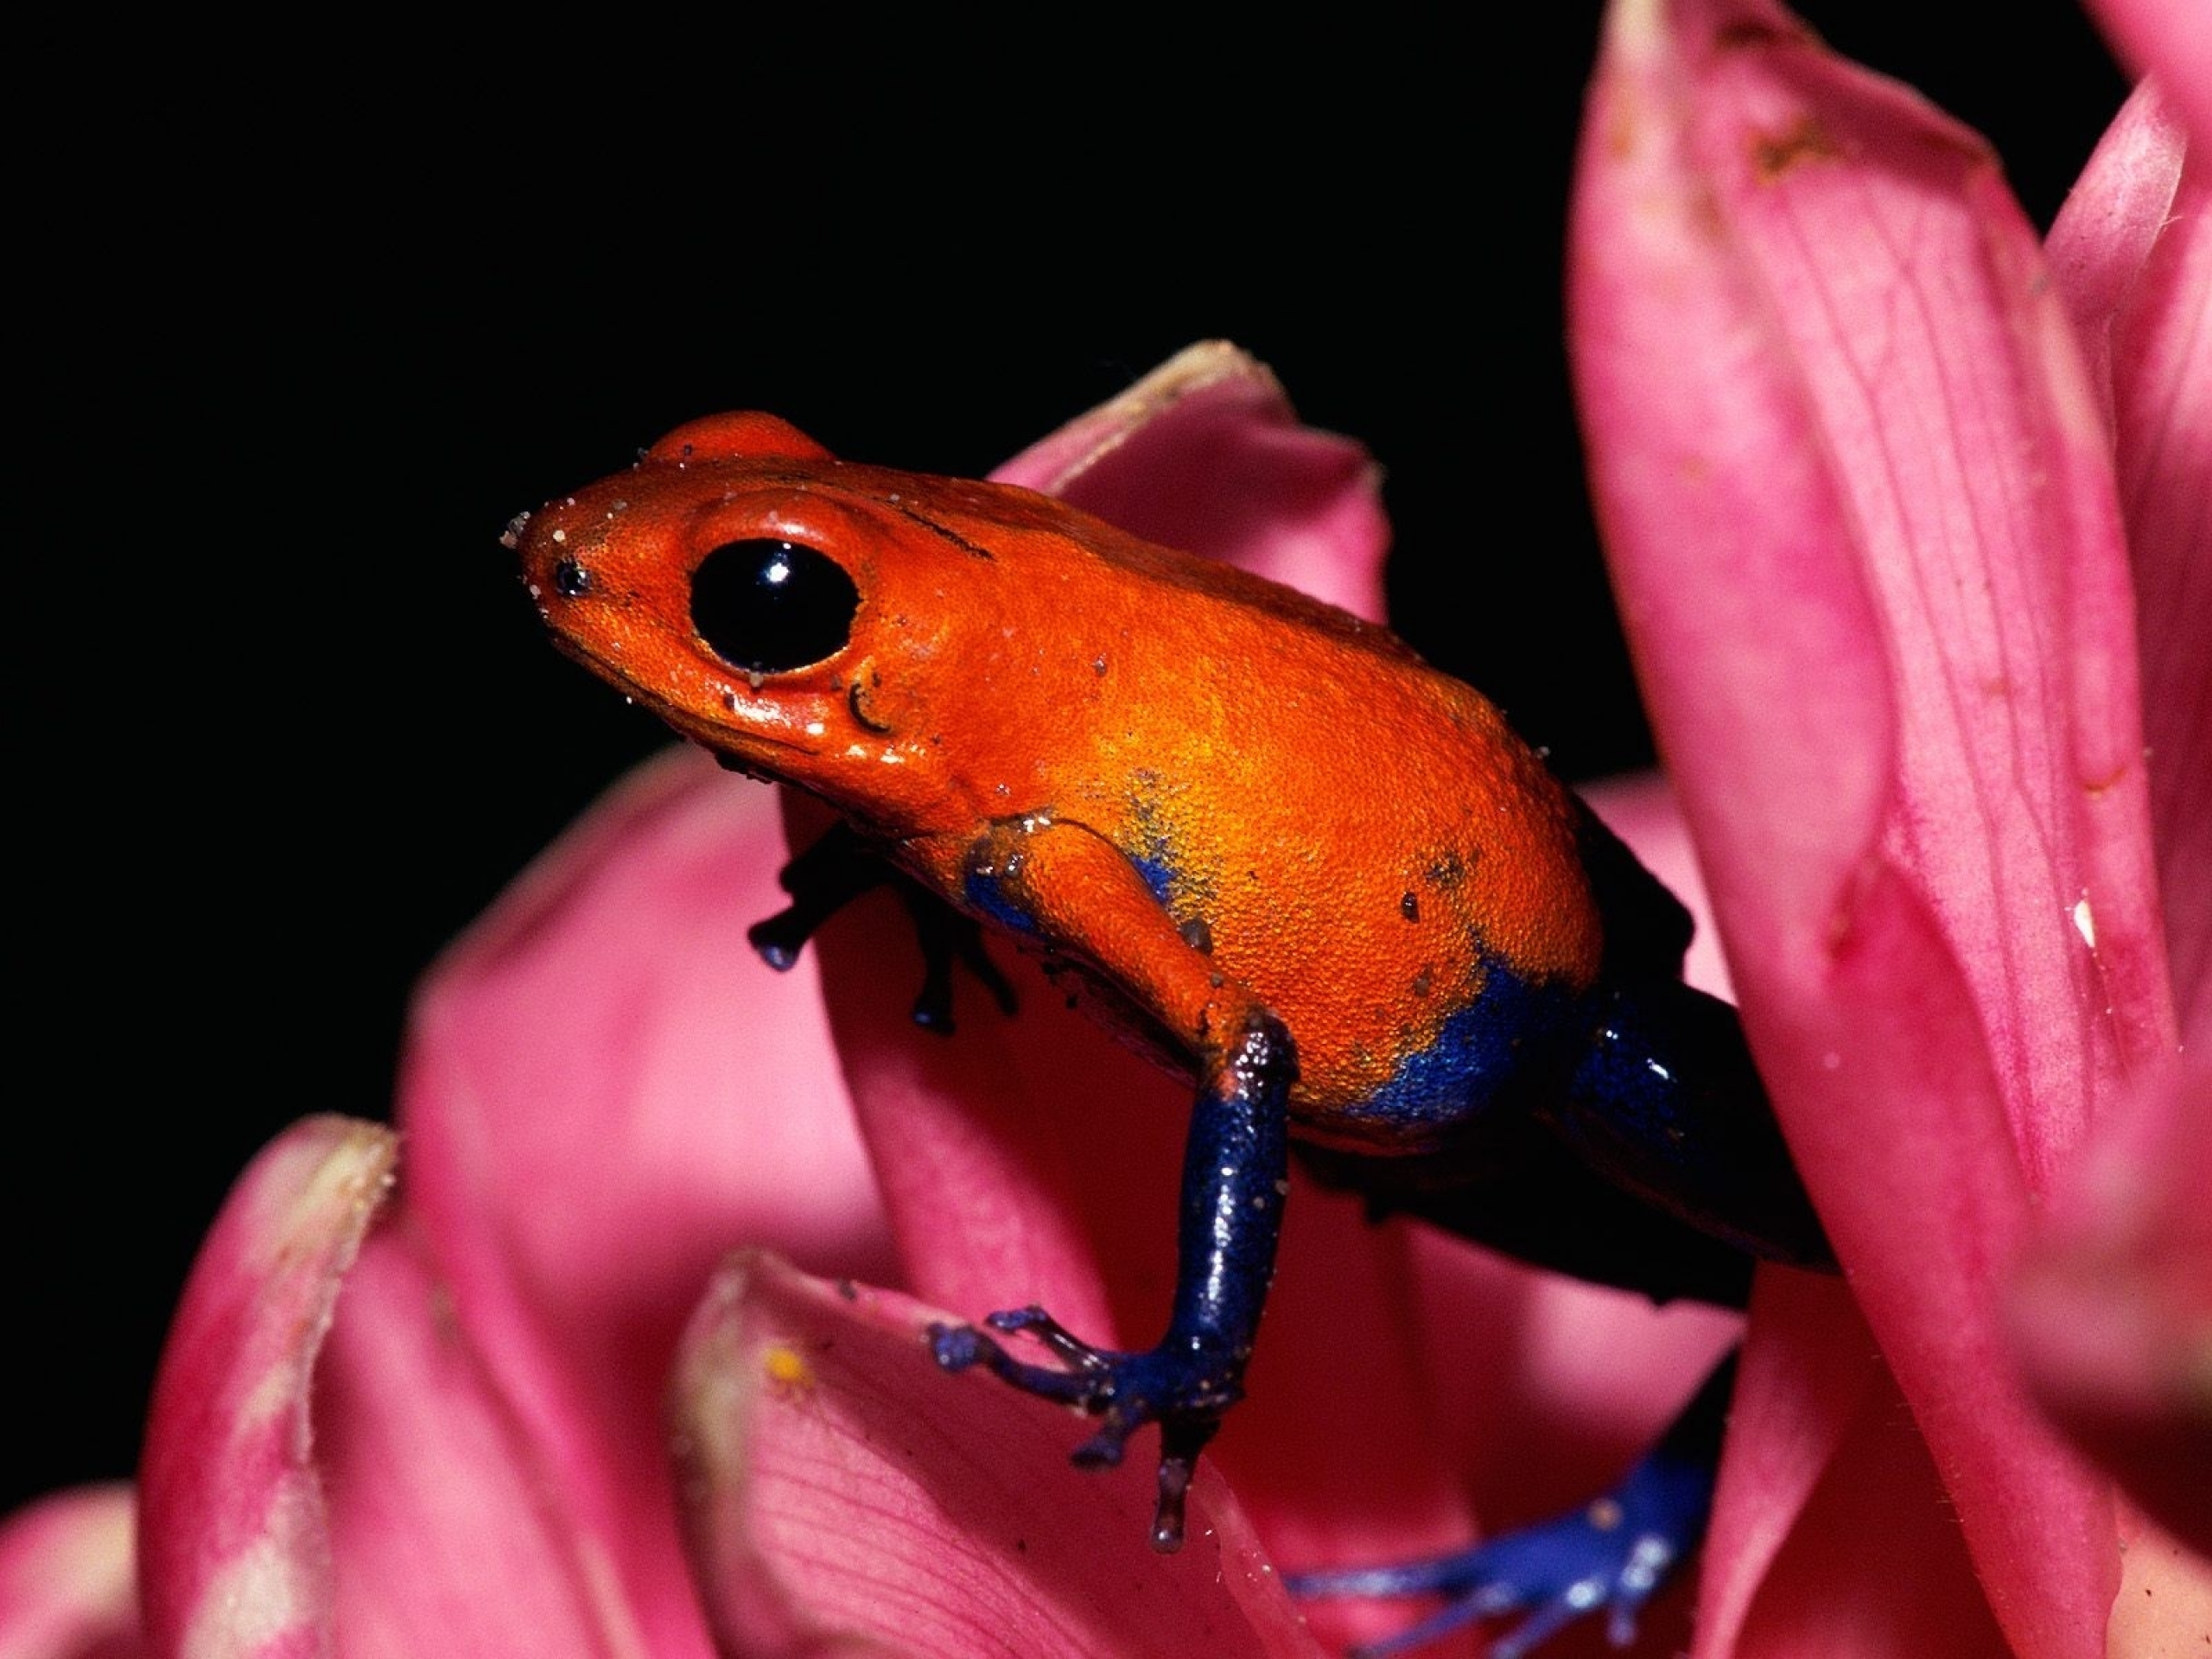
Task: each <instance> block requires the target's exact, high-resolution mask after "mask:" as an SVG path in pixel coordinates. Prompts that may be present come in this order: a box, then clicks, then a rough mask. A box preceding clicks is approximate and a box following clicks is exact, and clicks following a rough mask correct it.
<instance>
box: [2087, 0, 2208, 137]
mask: <svg viewBox="0 0 2212 1659" xmlns="http://www.w3.org/2000/svg"><path fill="white" fill-rule="evenodd" d="M2088 10H2089V13H2090V15H2091V16H2094V17H2095V18H2096V19H2097V21H2098V22H2100V23H2101V25H2102V26H2103V28H2104V31H2105V33H2106V34H2107V35H2108V36H2110V37H2111V39H2112V41H2113V43H2114V44H2115V45H2116V46H2117V47H2118V48H2119V50H2120V58H2121V60H2123V61H2124V62H2126V64H2127V65H2128V67H2130V68H2132V69H2133V70H2134V71H2135V73H2138V74H2139V75H2148V76H2150V77H2152V79H2155V80H2156V81H2157V82H2158V85H2159V86H2160V87H2161V88H2162V89H2163V90H2164V92H2167V93H2168V94H2169V95H2170V96H2171V98H2172V99H2173V100H2174V102H2175V104H2176V105H2177V106H2178V108H2179V110H2180V112H2181V116H2182V118H2183V121H2184V122H2185V123H2186V124H2187V125H2188V126H2189V129H2190V132H2191V133H2192V134H2193V135H2194V136H2195V137H2196V142H2197V144H2198V146H2199V147H2200V148H2202V147H2203V146H2205V145H2208V144H2212V30H2208V29H2206V28H2205V27H2204V13H2203V10H2202V8H2201V7H2199V6H2197V5H2196V4H2195V3H2193V0H2089V7H2088Z"/></svg>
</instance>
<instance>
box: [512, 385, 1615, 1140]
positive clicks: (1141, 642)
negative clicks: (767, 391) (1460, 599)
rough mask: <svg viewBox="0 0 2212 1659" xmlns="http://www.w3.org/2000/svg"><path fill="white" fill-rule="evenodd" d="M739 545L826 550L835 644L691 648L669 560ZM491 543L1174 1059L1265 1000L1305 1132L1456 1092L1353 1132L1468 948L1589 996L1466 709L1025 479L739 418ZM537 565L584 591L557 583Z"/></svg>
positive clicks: (1268, 597) (695, 427)
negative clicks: (980, 884) (870, 463)
mask: <svg viewBox="0 0 2212 1659" xmlns="http://www.w3.org/2000/svg"><path fill="white" fill-rule="evenodd" d="M752 539H781V540H789V541H792V542H797V543H803V544H804V545H806V546H809V547H811V548H814V549H816V550H819V551H821V552H823V553H824V554H826V555H827V556H829V557H830V558H831V559H833V560H835V561H836V563H838V564H840V565H841V566H842V567H843V569H845V570H846V572H847V573H848V574H849V575H850V576H851V578H852V580H853V582H854V583H855V586H856V587H857V588H858V590H859V594H860V601H861V602H860V607H859V610H858V613H857V614H856V615H855V618H854V620H853V624H852V628H851V634H850V638H849V641H848V642H847V643H846V645H844V646H843V648H842V649H840V650H837V651H836V652H834V654H832V655H830V656H829V657H827V658H824V659H823V660H822V661H820V662H817V663H814V664H810V665H807V666H804V667H801V668H798V669H796V670H793V671H785V672H776V673H767V674H760V675H748V674H747V673H746V672H745V671H741V670H740V669H736V668H734V667H732V666H731V665H730V664H728V663H726V662H724V661H723V660H722V659H721V658H720V657H718V656H717V655H716V654H715V652H714V651H713V650H712V649H711V648H710V647H709V645H708V644H707V643H706V642H705V640H704V639H702V638H701V637H700V635H699V634H698V632H696V630H695V628H694V626H693V621H692V614H691V596H690V577H691V574H692V572H693V571H694V569H696V567H697V566H698V565H699V563H701V561H702V559H704V558H705V556H707V555H708V554H709V552H710V551H712V550H715V548H717V547H720V546H722V545H724V544H726V543H732V542H737V541H743V540H752ZM520 545H521V549H522V551H523V555H524V569H525V573H526V576H527V579H528V581H529V582H530V584H531V589H532V592H533V594H535V595H536V596H537V601H538V603H539V606H540V608H541V609H542V610H543V612H544V613H545V615H546V618H547V620H548V622H549V623H550V626H552V627H553V628H554V630H555V632H556V636H557V637H558V638H559V639H560V640H561V642H562V644H563V646H564V648H565V649H567V650H569V652H571V653H572V654H574V655H575V656H577V657H579V658H582V660H583V661H584V662H585V663H586V664H588V665H589V666H591V667H592V668H594V670H595V671H598V672H599V673H601V675H603V676H605V677H607V678H608V679H610V680H613V682H615V683H617V684H619V685H620V686H621V687H622V688H623V689H624V690H626V691H628V692H629V693H630V694H631V695H632V696H634V697H635V698H637V699H638V700H639V702H643V703H645V705H646V706H647V707H649V708H650V709H652V710H653V711H654V712H655V713H657V714H658V715H660V716H661V717H662V718H663V719H664V720H666V721H668V722H669V723H670V724H671V725H672V726H674V727H675V728H677V729H678V730H679V731H682V732H683V733H684V734H687V735H689V736H690V737H692V738H695V739H696V740H697V741H700V742H701V743H703V744H705V745H706V746H707V747H709V748H711V749H714V750H715V751H716V752H717V753H721V754H722V755H724V756H726V757H728V759H729V760H732V761H733V762H734V763H737V764H738V765H740V766H741V767H742V768H743V769H745V770H747V771H749V772H753V773H755V774H757V775H760V776H762V777H766V778H772V779H778V780H779V781H782V782H785V783H787V784H791V785H796V786H798V787H799V788H801V789H804V790H806V791H810V792H811V793H813V794H815V795H817V796H819V797H821V798H823V799H824V800H825V801H827V802H829V804H831V805H833V806H834V807H836V809H837V810H839V811H840V812H842V813H843V814H844V815H845V816H846V817H848V818H849V820H850V821H852V822H853V823H854V824H855V826H856V827H857V828H858V829H861V831H862V832H863V833H864V834H866V835H867V836H869V837H870V838H872V839H874V840H875V841H878V842H880V843H881V845H882V846H883V848H884V849H885V850H886V851H887V853H888V854H889V855H891V856H892V857H893V859H894V860H895V861H897V862H898V863H899V864H900V865H901V866H903V867H904V868H906V869H907V870H908V871H910V872H911V873H912V874H914V875H915V876H917V877H918V878H919V879H920V880H922V881H923V882H924V883H925V885H926V886H928V887H931V888H933V889H935V890H936V891H937V892H938V893H941V894H943V895H944V897H945V898H946V899H950V901H952V902H953V903H954V904H955V905H957V906H961V907H963V908H964V909H967V910H969V912H971V913H984V914H986V915H987V918H988V912H982V911H979V908H978V906H977V904H976V900H975V891H976V887H975V884H976V880H978V879H981V880H983V881H985V882H986V883H987V884H995V883H1000V882H1002V881H1011V882H1012V883H1013V884H1014V886H1015V887H1018V888H1019V893H1018V900H1019V904H1020V908H1021V910H1022V911H1023V912H1025V915H1026V917H1027V919H1028V920H1029V922H1030V923H1031V924H1032V925H1031V926H1030V928H1029V929H1028V930H1027V931H1032V932H1033V933H1034V934H1036V935H1037V936H1038V937H1039V939H1040V941H1041V943H1042V944H1044V945H1045V946H1046V948H1047V949H1048V950H1051V951H1052V952H1054V953H1056V954H1059V955H1063V956H1065V957H1069V958H1071V959H1072V960H1074V961H1075V962H1077V963H1079V964H1081V965H1082V966H1084V968H1085V969H1087V970H1088V972H1089V974H1090V976H1091V977H1092V978H1094V979H1096V980H1097V981H1100V982H1103V984H1104V985H1105V986H1107V987H1108V988H1110V989H1112V990H1113V991H1115V992H1116V993H1118V995H1120V996H1121V997H1122V998H1123V999H1126V1000H1127V1001H1129V1002H1131V1003H1133V1004H1135V1007H1137V1008H1138V1009H1139V1010H1140V1011H1141V1013H1142V1014H1144V1015H1145V1016H1147V1018H1148V1020H1149V1021H1150V1022H1152V1023H1153V1024H1154V1025H1156V1026H1157V1027H1160V1028H1162V1030H1163V1031H1164V1033H1165V1034H1166V1036H1167V1037H1168V1039H1170V1041H1171V1042H1172V1043H1173V1045H1174V1046H1177V1047H1178V1048H1179V1049H1180V1050H1181V1051H1182V1053H1183V1055H1184V1056H1185V1057H1186V1058H1191V1059H1192V1060H1193V1061H1194V1062H1195V1064H1194V1065H1193V1068H1192V1069H1193V1070H1195V1071H1198V1073H1200V1074H1201V1075H1204V1073H1205V1071H1206V1069H1207V1065H1208V1062H1209V1059H1210V1058H1211V1057H1212V1056H1214V1055H1215V1054H1216V1052H1217V1044H1216V1040H1215V1038H1216V1033H1217V1032H1218V1031H1219V1030H1220V1029H1222V1028H1223V1027H1224V1022H1231V1023H1233V1021H1234V1020H1235V1019H1236V1017H1238V1015H1239V1014H1240V1013H1241V1012H1242V1011H1243V1010H1244V1009H1247V1008H1249V1007H1250V1006H1252V1005H1255V1004H1256V1005H1257V1006H1258V1007H1261V1008H1263V1009H1265V1010H1267V1011H1268V1012H1269V1013H1271V1014H1273V1015H1274V1017H1275V1018H1277V1019H1278V1020H1281V1024H1282V1026H1283V1027H1285V1028H1287V1031H1288V1032H1289V1033H1291V1034H1292V1036H1293V1038H1294V1042H1295V1045H1296V1052H1297V1066H1298V1076H1297V1080H1296V1082H1295V1084H1294V1085H1293V1087H1292V1090H1291V1092H1290V1095H1289V1099H1288V1106H1289V1111H1290V1116H1291V1120H1292V1122H1293V1124H1294V1128H1295V1130H1296V1132H1297V1133H1298V1134H1299V1135H1301V1136H1302V1137H1303V1138H1306V1139H1308V1140H1312V1141H1320V1142H1323V1143H1325V1144H1334V1145H1338V1146H1343V1147H1357V1148H1360V1149H1363V1150H1366V1151H1369V1152H1371V1153H1389V1152H1393V1151H1405V1152H1414V1151H1419V1150H1421V1148H1422V1147H1423V1146H1424V1145H1425V1144H1427V1142H1428V1141H1429V1139H1430V1136H1429V1134H1428V1133H1427V1131H1431V1130H1434V1129H1436V1128H1441V1127H1443V1126H1444V1125H1445V1124H1446V1123H1447V1122H1449V1121H1451V1120H1452V1118H1453V1117H1454V1116H1456V1115H1458V1114H1460V1113H1464V1112H1468V1111H1472V1110H1475V1109H1479V1107H1480V1105H1481V1104H1482V1102H1480V1101H1473V1102H1449V1101H1446V1102H1438V1103H1434V1106H1433V1113H1434V1116H1433V1117H1431V1118H1429V1119H1427V1120H1426V1121H1425V1122H1423V1123H1421V1124H1420V1125H1409V1124H1408V1123H1407V1122H1403V1121H1402V1120H1392V1121H1390V1122H1378V1121H1376V1120H1374V1119H1367V1120H1364V1121H1363V1120H1362V1119H1361V1117H1360V1116H1359V1108H1360V1107H1361V1106H1362V1105H1363V1103H1367V1102H1369V1101H1370V1100H1371V1099H1372V1098H1373V1097H1374V1096H1375V1095H1376V1092H1377V1091H1378V1090H1381V1089H1382V1088H1383V1085H1384V1084H1386V1083H1387V1082H1388V1081H1389V1079H1390V1077H1392V1076H1393V1074H1394V1073H1395V1071H1397V1069H1398V1067H1399V1066H1400V1065H1401V1063H1402V1061H1404V1060H1405V1059H1406V1058H1408V1057H1409V1056H1413V1055H1416V1054H1419V1053H1421V1052H1423V1051H1425V1050H1426V1049H1427V1047H1428V1046H1430V1045H1431V1044H1432V1043H1433V1042H1434V1041H1435V1039H1437V1036H1438V1033H1439V1031H1440V1027H1441V1026H1442V1024H1443V1022H1444V1020H1446V1018H1447V1017H1449V1016H1450V1015H1451V1014H1453V1013H1455V1012H1457V1011H1459V1010H1462V1009H1465V1008H1466V1007H1470V1006H1471V1005H1472V1004H1473V1003H1475V1002H1476V1001H1478V999H1479V998H1480V996H1481V995H1482V993H1483V989H1484V978H1485V974H1486V971H1487V969H1486V968H1485V957H1487V958H1488V959H1489V960H1490V961H1491V962H1495V963H1503V965H1505V966H1506V967H1508V968H1509V969H1511V970H1512V972H1513V973H1514V974H1515V975H1516V976H1517V977H1519V978H1520V979H1521V980H1522V981H1524V982H1529V983H1536V984H1544V985H1553V986H1556V987H1557V988H1560V990H1562V991H1564V992H1567V993H1569V994H1573V993H1578V992H1580V991H1582V990H1584V989H1586V988H1588V987H1589V986H1590V985H1591V984H1592V982H1594V980H1595V979H1596V977H1597V974H1598V967H1599V949H1600V944H1601V927H1600V923H1599V917H1598V914H1597V911H1596V908H1595V906H1594V904H1593V901H1592V894H1591V892H1590V888H1589V885H1588V882H1587V880H1586V876H1585V874H1584V871H1583V867H1582V862H1581V859H1580V855H1579V853H1578V849H1577V843H1576V822H1577V818H1576V811H1575V809H1574V806H1573V803H1572V801H1571V799H1570V798H1569V797H1568V795H1567V792H1566V791H1565V790H1564V789H1562V788H1561V787H1560V785H1559V784H1557V783H1556V782H1555V781H1554V779H1552V777H1551V775H1550V774H1549V772H1547V771H1546V769H1545V767H1544V766H1543V764H1542V763H1541V760H1538V759H1537V757H1536V756H1535V754H1534V753H1532V752H1531V751H1530V750H1529V747H1527V746H1526V745H1525V744H1524V743H1522V741H1520V739H1519V738H1517V737H1516V736H1515V735H1514V734H1513V733H1512V732H1511V731H1510V729H1509V728H1507V727H1506V725H1505V723H1504V721H1503V718H1502V717H1501V716H1500V715H1499V714H1498V712H1497V709H1494V708H1493V707H1492V706H1491V704H1490V703H1489V702H1487V701H1485V700H1484V698H1483V697H1482V696H1479V695H1478V693H1476V692H1475V691H1473V690H1471V689H1470V688H1469V687H1467V686H1465V685H1464V684H1462V683H1459V681H1457V680H1454V679H1452V678H1450V677H1447V676H1446V675H1442V674H1440V673H1437V672H1436V671H1433V670H1432V669H1430V668H1429V667H1427V665H1426V664H1423V663H1422V662H1421V659H1420V658H1418V657H1416V656H1415V655H1414V652H1412V651H1411V650H1409V649H1408V647H1407V646H1406V645H1403V644H1402V642H1401V641H1399V640H1398V639H1396V638H1395V636H1394V635H1392V634H1390V633H1389V632H1388V631H1386V630H1384V629H1383V628H1380V627H1377V626H1374V625H1372V624H1369V623H1366V622H1363V621H1361V620H1358V619H1357V618H1355V617H1353V616H1351V615H1350V614H1349V613H1345V612H1343V611H1340V610H1338V609H1336V608H1334V607H1330V606H1326V605H1323V604H1321V603H1319V602H1318V601H1313V600H1311V599H1308V598H1306V597H1305V596H1303V595H1301V594H1297V593H1294V592H1293V591H1291V590H1289V589H1287V588H1281V587H1279V586H1276V585H1275V584H1274V583H1271V582H1265V581H1263V580H1262V579H1260V578H1258V577H1255V576H1252V575H1248V574H1246V573H1244V572H1242V571H1239V570H1237V569H1233V568H1231V567H1229V566H1226V565H1223V564H1220V563H1214V562H1211V561H1209V560H1205V559H1199V558H1196V557H1193V556H1189V555H1185V554H1181V553H1177V552H1174V551H1172V550H1166V549H1163V548H1160V547H1156V546H1154V545H1151V544H1149V543H1144V542H1141V541H1139V540H1137V539H1135V537H1130V536H1128V535H1126V534H1124V533H1122V531H1118V530H1116V529H1115V528H1114V527H1112V526H1111V525H1109V524H1105V523H1103V521H1101V520H1099V519H1097V518H1092V517H1090V515H1088V514H1086V513H1084V512H1079V511H1077V510H1076V509H1074V508H1072V507H1070V506H1068V505H1065V503H1063V502H1060V501H1058V500H1055V499H1051V498H1049V497H1046V496H1042V495H1039V494H1037V493H1034V492H1032V491H1029V490H1025V489H1021V488H1018V487H1015V486H1008V485H1001V484H989V483H979V482H973V481H969V480H954V479H945V478H936V477H928V476H923V475H919V474H911V473H902V472H895V471H892V470H888V469H885V468H879V467H864V466H857V465H850V464H848V463H845V462H842V461H836V460H835V459H834V458H832V457H830V456H829V455H828V454H826V453H825V452H823V450H822V449H821V448H819V446H817V445H816V444H815V443H814V442H812V441H811V440H810V439H808V438H806V437H805V436H804V435H802V434H800V433H798V431H797V430H796V429H792V428H791V427H790V426H788V425H787V424H785V423H783V422H781V421H779V420H777V419H775V418H774V417H772V416H764V415H750V414H748V415H734V416H716V417H713V418H711V419H709V420H705V421H700V422H694V423H691V424H690V425H689V426H686V427H683V428H681V429H678V430H677V431H676V432H674V433H672V434H671V435H669V436H668V437H666V438H664V439H663V440H662V441H661V442H659V443H658V444H656V445H655V446H654V447H653V448H652V449H651V450H650V451H648V452H647V453H646V454H645V456H644V457H643V458H642V459H641V460H640V461H639V464H638V465H637V466H636V467H633V468H632V470H631V471H629V472H627V473H625V474H620V475H619V476H617V477H615V478H613V479H609V480H606V481H604V482H602V483H600V484H597V485H594V486H592V487H590V488H588V489H587V490H584V491H582V492H580V493H577V494H576V495H574V496H571V497H568V498H566V499H563V500H561V501H558V502H556V503H555V504H553V505H551V506H550V507H548V508H547V509H546V510H545V511H544V512H543V513H541V514H538V515H537V516H536V517H534V518H532V519H531V522H530V524H529V525H528V528H527V531H526V532H525V533H524V535H523V537H521V543H520ZM563 566H565V567H566V569H568V570H569V572H570V573H571V575H570V577H569V585H570V586H573V585H574V575H573V573H574V572H575V571H579V570H580V571H582V572H584V573H586V575H587V577H588V585H587V586H586V588H585V591H583V592H582V593H581V594H575V595H573V596H567V595H564V594H563V584H562V582H560V580H559V579H558V575H557V573H556V567H563ZM1109 849H1110V855H1109ZM1140 865H1144V866H1147V867H1148V868H1150V869H1151V870H1152V872H1153V873H1154V875H1155V876H1158V877H1164V880H1165V887H1166V917H1165V918H1162V917H1161V916H1160V904H1159V899H1158V897H1157V894H1156V889H1155V888H1154V887H1148V886H1147V885H1146V884H1145V882H1144V880H1143V878H1142V876H1141V874H1138V867H1139V866H1140ZM1001 919H1003V918H1002V917H1001ZM1193 925H1200V926H1202V929H1203V932H1202V934H1201V933H1200V932H1199V931H1198V928H1197V927H1194V926H1193ZM1192 938H1198V939H1200V941H1201V943H1202V944H1203V945H1204V947H1205V948H1203V949H1201V948H1198V946H1194V944H1192Z"/></svg>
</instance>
